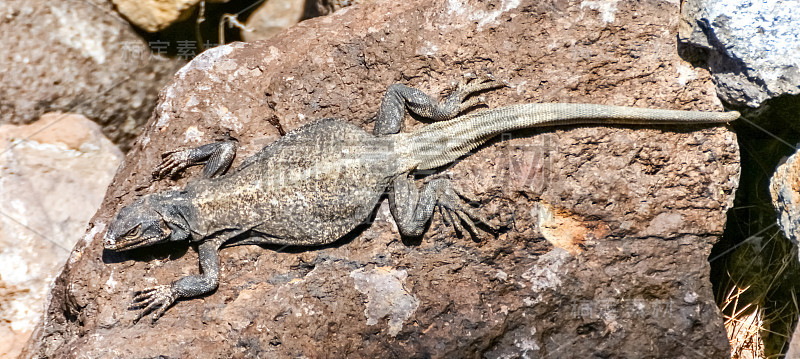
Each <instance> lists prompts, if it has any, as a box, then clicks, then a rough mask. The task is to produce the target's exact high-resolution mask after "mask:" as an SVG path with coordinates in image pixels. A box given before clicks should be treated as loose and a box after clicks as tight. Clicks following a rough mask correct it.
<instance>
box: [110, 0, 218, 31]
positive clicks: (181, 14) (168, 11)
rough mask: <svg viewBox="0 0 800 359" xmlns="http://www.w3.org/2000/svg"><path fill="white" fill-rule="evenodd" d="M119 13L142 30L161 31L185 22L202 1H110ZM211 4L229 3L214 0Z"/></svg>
mask: <svg viewBox="0 0 800 359" xmlns="http://www.w3.org/2000/svg"><path fill="white" fill-rule="evenodd" d="M110 1H111V2H112V3H113V4H114V6H115V7H116V9H117V11H118V12H119V13H120V14H122V16H124V17H125V18H126V19H128V21H130V22H131V23H132V24H134V25H136V26H137V27H139V28H140V29H142V30H145V31H149V32H156V31H161V30H164V29H166V28H167V27H169V26H170V25H172V24H173V23H175V22H178V21H181V20H185V19H186V18H188V17H189V16H190V15H191V14H192V13H193V12H194V11H195V5H197V4H199V3H200V1H201V0H110ZM209 2H228V0H212V1H209Z"/></svg>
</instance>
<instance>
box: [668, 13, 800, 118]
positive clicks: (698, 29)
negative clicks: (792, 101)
mask: <svg viewBox="0 0 800 359" xmlns="http://www.w3.org/2000/svg"><path fill="white" fill-rule="evenodd" d="M682 18H683V19H682V24H681V26H680V31H679V35H680V41H681V42H684V43H687V44H690V45H693V46H697V47H700V48H702V49H705V50H707V53H706V56H707V57H706V59H705V61H706V63H707V65H708V67H709V69H710V70H711V72H712V74H713V75H714V80H715V82H716V83H717V90H718V92H719V95H720V97H721V98H722V99H723V100H725V101H726V102H729V103H732V104H737V105H745V106H750V107H758V106H760V105H761V103H763V102H764V101H766V100H768V99H771V98H774V97H777V96H780V95H783V94H791V95H797V94H800V27H798V26H797V24H800V6H798V3H797V1H795V0H768V1H725V0H687V1H685V2H684V3H683V10H682Z"/></svg>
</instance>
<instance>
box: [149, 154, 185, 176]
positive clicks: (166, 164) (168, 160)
mask: <svg viewBox="0 0 800 359" xmlns="http://www.w3.org/2000/svg"><path fill="white" fill-rule="evenodd" d="M190 151H191V150H182V151H170V152H166V153H164V154H162V155H161V158H162V159H161V163H160V164H159V165H158V167H156V169H155V171H153V177H155V178H164V177H172V176H174V175H175V174H176V173H178V171H180V170H183V169H184V168H186V167H189V166H191V165H192V164H193V163H192V162H191V161H190V159H189V152H190Z"/></svg>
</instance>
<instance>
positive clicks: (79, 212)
mask: <svg viewBox="0 0 800 359" xmlns="http://www.w3.org/2000/svg"><path fill="white" fill-rule="evenodd" d="M0 151H1V152H0V203H3V205H2V206H0V318H3V320H2V321H0V333H2V334H0V338H1V339H0V356H2V357H12V358H13V357H16V356H17V354H19V351H20V350H21V349H22V345H23V344H24V343H25V341H26V340H27V338H28V336H29V335H30V334H31V332H32V331H33V329H34V326H35V325H36V323H37V322H38V321H39V319H40V318H41V316H42V312H43V310H44V306H43V303H44V302H45V297H46V294H47V292H48V290H49V289H50V285H51V284H52V283H53V279H54V278H55V276H56V275H57V274H58V272H59V270H60V269H61V268H62V266H63V265H64V262H65V261H66V260H67V257H68V255H69V253H70V250H71V249H72V247H73V246H74V245H75V243H76V242H77V241H78V239H80V238H81V236H82V235H83V233H84V232H85V231H86V224H87V223H88V222H89V219H90V218H91V217H92V215H94V213H95V211H96V210H97V208H98V207H99V206H100V202H101V201H102V200H103V195H105V192H106V191H105V189H106V186H108V184H109V182H111V178H112V177H113V176H114V173H115V172H116V169H117V166H118V165H119V164H120V163H121V162H122V157H123V156H122V152H120V150H119V149H118V148H117V147H116V146H114V144H113V143H111V141H109V140H108V139H106V138H105V136H103V134H102V132H101V131H100V127H99V126H98V125H97V124H96V123H94V122H92V121H90V120H88V119H87V118H86V117H83V116H81V115H76V114H57V113H56V114H46V115H44V116H42V118H41V119H39V120H38V121H37V122H34V123H32V124H30V125H22V126H15V125H0Z"/></svg>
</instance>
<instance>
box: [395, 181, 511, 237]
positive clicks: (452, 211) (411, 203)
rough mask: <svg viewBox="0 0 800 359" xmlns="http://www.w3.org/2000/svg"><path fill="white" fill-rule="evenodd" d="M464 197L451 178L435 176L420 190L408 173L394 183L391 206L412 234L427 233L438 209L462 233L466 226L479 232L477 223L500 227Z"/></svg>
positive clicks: (399, 224)
mask: <svg viewBox="0 0 800 359" xmlns="http://www.w3.org/2000/svg"><path fill="white" fill-rule="evenodd" d="M462 197H463V196H461V195H460V194H459V193H458V192H456V190H455V189H454V188H453V185H452V184H451V183H450V181H449V180H447V179H444V178H439V179H435V180H433V181H431V182H429V183H428V184H426V185H425V187H423V189H422V191H419V190H418V189H417V187H416V185H415V184H414V181H413V180H411V179H410V178H408V177H407V176H399V177H397V178H395V180H394V181H393V182H392V189H391V191H390V192H389V209H390V210H391V211H392V216H393V217H394V218H395V221H396V222H397V227H398V228H399V229H400V233H401V234H402V235H404V236H409V237H419V236H421V235H422V234H423V233H424V231H425V225H426V224H427V223H428V221H430V219H431V217H433V212H434V210H435V209H436V208H438V209H439V211H440V213H441V215H442V220H443V221H444V222H445V224H447V225H452V226H453V227H454V228H455V230H456V232H458V233H459V234H462V233H463V232H464V230H465V229H466V230H467V231H469V232H470V233H472V234H477V233H478V231H477V226H476V223H480V224H483V225H485V226H487V227H489V228H491V229H496V228H495V227H494V226H492V225H491V224H489V223H488V221H487V220H486V218H485V217H484V216H483V215H482V214H481V213H480V212H479V211H478V210H477V209H476V208H474V207H471V206H470V205H468V204H467V203H465V202H464V200H463V199H462Z"/></svg>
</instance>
